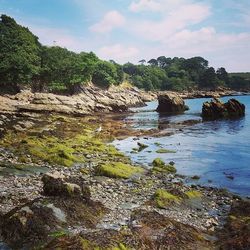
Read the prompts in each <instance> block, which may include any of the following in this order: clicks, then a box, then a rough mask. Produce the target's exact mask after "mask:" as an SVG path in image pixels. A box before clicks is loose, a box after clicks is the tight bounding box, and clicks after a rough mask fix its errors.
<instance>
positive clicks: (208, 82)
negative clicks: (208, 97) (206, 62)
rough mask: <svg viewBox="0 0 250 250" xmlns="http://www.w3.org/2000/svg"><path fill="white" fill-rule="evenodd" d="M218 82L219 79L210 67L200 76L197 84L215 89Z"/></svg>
mask: <svg viewBox="0 0 250 250" xmlns="http://www.w3.org/2000/svg"><path fill="white" fill-rule="evenodd" d="M218 84H219V80H218V78H217V76H216V73H215V70H214V68H213V67H210V68H208V69H206V70H205V71H204V73H203V74H202V76H201V78H200V82H199V86H200V87H201V88H208V89H209V88H211V89H215V88H216V87H217V86H218Z"/></svg>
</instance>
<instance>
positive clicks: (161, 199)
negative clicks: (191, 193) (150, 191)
mask: <svg viewBox="0 0 250 250" xmlns="http://www.w3.org/2000/svg"><path fill="white" fill-rule="evenodd" d="M154 201H155V204H156V206H157V207H159V208H165V207H167V206H168V205H170V204H173V203H179V202H180V201H181V198H180V197H178V196H176V195H173V194H171V193H169V192H168V191H166V190H164V189H158V190H156V192H155V194H154Z"/></svg>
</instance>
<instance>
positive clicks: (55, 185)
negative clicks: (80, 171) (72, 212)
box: [42, 172, 90, 199]
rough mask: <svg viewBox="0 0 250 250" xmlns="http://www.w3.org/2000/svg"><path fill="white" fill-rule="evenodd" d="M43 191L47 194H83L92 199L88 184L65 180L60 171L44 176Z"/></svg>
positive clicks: (71, 195) (70, 195)
mask: <svg viewBox="0 0 250 250" xmlns="http://www.w3.org/2000/svg"><path fill="white" fill-rule="evenodd" d="M42 182H43V191H44V194H45V195H47V196H68V197H73V196H81V197H83V198H85V199H90V190H89V188H88V187H87V186H82V187H80V186H79V185H78V184H75V183H69V182H66V181H65V177H64V175H62V174H60V173H59V172H54V173H47V174H45V175H44V176H43V177H42Z"/></svg>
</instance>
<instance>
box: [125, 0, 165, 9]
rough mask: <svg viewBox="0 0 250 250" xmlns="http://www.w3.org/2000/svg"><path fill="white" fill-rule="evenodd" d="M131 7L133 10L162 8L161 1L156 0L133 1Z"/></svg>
mask: <svg viewBox="0 0 250 250" xmlns="http://www.w3.org/2000/svg"><path fill="white" fill-rule="evenodd" d="M129 9H130V10H131V11H133V12H140V11H148V10H149V11H159V10H160V9H161V5H160V3H158V2H156V1H154V0H139V1H137V2H132V3H131V5H130V6H129Z"/></svg>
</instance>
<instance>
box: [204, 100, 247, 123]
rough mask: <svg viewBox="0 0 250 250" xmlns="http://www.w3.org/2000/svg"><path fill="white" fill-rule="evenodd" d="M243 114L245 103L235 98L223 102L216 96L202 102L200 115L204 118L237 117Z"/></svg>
mask: <svg viewBox="0 0 250 250" xmlns="http://www.w3.org/2000/svg"><path fill="white" fill-rule="evenodd" d="M244 115H245V105H244V104H242V103H240V102H239V101H238V100H236V99H230V100H229V101H228V102H226V103H223V102H222V101H220V100H219V99H218V98H214V99H213V100H212V101H210V102H205V103H203V106H202V117H203V119H204V120H216V119H225V118H238V117H242V116H244Z"/></svg>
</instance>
